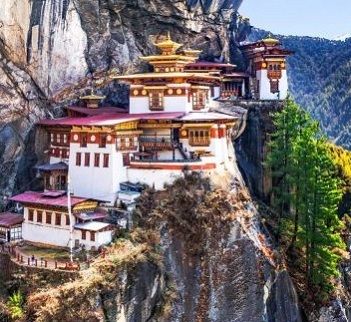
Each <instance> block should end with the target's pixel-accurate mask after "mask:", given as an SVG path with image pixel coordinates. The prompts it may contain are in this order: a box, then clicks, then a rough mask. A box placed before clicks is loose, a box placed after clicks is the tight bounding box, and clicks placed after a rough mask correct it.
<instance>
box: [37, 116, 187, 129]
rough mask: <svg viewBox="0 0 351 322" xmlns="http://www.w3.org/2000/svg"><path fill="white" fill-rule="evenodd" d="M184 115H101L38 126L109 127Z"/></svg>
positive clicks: (45, 122) (54, 121) (59, 120)
mask: <svg viewBox="0 0 351 322" xmlns="http://www.w3.org/2000/svg"><path fill="white" fill-rule="evenodd" d="M183 115H184V113H145V114H129V113H120V114H118V113H116V114H101V115H94V116H87V117H64V118H59V119H51V120H42V121H40V122H39V123H38V124H40V125H54V126H55V125H57V126H74V125H76V126H89V125H90V126H109V125H116V124H120V123H124V122H129V121H137V120H173V119H176V118H179V117H181V116H183Z"/></svg>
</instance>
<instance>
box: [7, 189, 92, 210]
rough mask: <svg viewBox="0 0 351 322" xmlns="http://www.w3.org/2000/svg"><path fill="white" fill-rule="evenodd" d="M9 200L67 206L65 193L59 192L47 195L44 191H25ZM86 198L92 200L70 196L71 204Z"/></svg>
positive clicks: (73, 204)
mask: <svg viewBox="0 0 351 322" xmlns="http://www.w3.org/2000/svg"><path fill="white" fill-rule="evenodd" d="M10 200H11V201H15V202H19V203H22V204H34V205H42V206H54V207H64V208H67V195H66V194H65V195H62V194H59V195H58V196H57V195H54V196H49V195H47V194H46V193H45V192H36V191H26V192H24V193H21V194H19V195H16V196H13V197H11V198H10ZM87 200H92V199H91V198H82V197H76V196H72V197H71V205H72V207H74V206H75V205H77V204H79V203H82V202H84V201H87Z"/></svg>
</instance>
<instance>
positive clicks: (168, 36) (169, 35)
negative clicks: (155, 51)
mask: <svg viewBox="0 0 351 322" xmlns="http://www.w3.org/2000/svg"><path fill="white" fill-rule="evenodd" d="M167 40H172V39H171V32H170V31H169V30H168V32H167Z"/></svg>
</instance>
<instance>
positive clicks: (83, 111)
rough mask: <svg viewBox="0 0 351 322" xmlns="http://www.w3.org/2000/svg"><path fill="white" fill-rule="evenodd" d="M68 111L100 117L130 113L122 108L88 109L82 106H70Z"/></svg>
mask: <svg viewBox="0 0 351 322" xmlns="http://www.w3.org/2000/svg"><path fill="white" fill-rule="evenodd" d="M66 109H67V110H69V111H73V112H78V113H80V114H83V115H99V114H115V113H127V114H128V111H127V110H126V109H124V108H121V107H99V108H87V107H81V106H68V107H66Z"/></svg>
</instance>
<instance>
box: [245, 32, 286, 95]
mask: <svg viewBox="0 0 351 322" xmlns="http://www.w3.org/2000/svg"><path fill="white" fill-rule="evenodd" d="M241 48H242V49H243V51H244V53H245V55H246V56H247V58H248V59H249V73H250V90H251V95H252V97H253V98H254V99H259V100H283V99H285V98H286V97H287V95H288V77H287V73H286V58H287V57H288V56H289V55H291V54H292V52H291V51H289V50H286V49H284V48H282V47H281V43H280V41H279V40H277V39H274V38H272V37H267V38H265V39H262V40H261V41H258V42H255V43H252V44H248V45H244V46H242V47H241Z"/></svg>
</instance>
